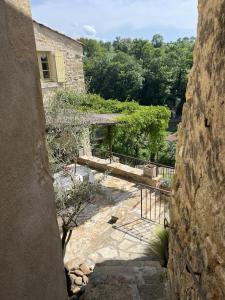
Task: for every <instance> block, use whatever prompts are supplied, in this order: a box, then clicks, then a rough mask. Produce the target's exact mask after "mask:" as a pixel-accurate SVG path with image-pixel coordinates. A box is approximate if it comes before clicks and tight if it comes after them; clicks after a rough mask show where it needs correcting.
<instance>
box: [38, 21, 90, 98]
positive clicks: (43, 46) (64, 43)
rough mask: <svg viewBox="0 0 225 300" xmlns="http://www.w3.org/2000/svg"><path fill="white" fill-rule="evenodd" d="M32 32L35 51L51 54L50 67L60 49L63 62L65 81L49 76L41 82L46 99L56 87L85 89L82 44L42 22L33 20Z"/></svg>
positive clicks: (76, 89)
mask: <svg viewBox="0 0 225 300" xmlns="http://www.w3.org/2000/svg"><path fill="white" fill-rule="evenodd" d="M33 24H34V34H35V41H36V47H37V51H44V52H45V51H47V52H49V53H50V54H51V56H52V69H54V54H55V52H56V51H61V52H62V53H63V56H64V62H65V75H66V77H65V82H64V83H59V82H57V78H56V77H55V76H54V77H55V78H51V79H52V80H51V81H49V82H41V86H42V93H43V96H44V98H45V99H46V100H47V99H48V97H49V96H52V95H53V94H54V92H55V90H56V89H57V88H62V87H66V88H69V89H72V90H75V91H78V92H84V91H85V83H84V70H83V46H82V44H81V43H79V42H77V41H75V40H73V39H71V38H69V37H67V36H65V35H63V34H61V33H58V32H57V31H55V30H52V29H50V28H48V27H46V26H44V25H42V24H39V23H37V22H34V23H33Z"/></svg>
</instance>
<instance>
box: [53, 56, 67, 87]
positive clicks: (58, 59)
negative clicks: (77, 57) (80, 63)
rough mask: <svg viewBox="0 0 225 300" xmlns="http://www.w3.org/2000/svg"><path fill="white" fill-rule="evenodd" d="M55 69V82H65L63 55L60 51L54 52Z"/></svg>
mask: <svg viewBox="0 0 225 300" xmlns="http://www.w3.org/2000/svg"><path fill="white" fill-rule="evenodd" d="M55 67H56V75H57V81H58V82H65V79H66V74H65V62H64V55H63V53H62V52H60V51H56V52H55Z"/></svg>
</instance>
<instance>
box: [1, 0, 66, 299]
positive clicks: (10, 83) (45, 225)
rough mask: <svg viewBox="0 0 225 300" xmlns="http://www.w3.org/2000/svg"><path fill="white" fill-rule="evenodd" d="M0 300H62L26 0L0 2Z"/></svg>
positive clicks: (61, 273)
mask: <svg viewBox="0 0 225 300" xmlns="http://www.w3.org/2000/svg"><path fill="white" fill-rule="evenodd" d="M0 40H1V47H0V65H1V75H2V76H1V82H0V91H1V92H0V111H1V118H0V140H1V147H0V178H1V180H0V194H1V196H0V207H1V209H0V282H1V284H0V285H1V287H0V299H1V300H13V299H17V300H30V299H32V300H53V299H54V300H66V299H68V297H67V293H66V284H65V283H66V282H65V276H64V268H63V260H62V249H61V241H60V235H59V230H58V225H57V219H56V212H55V201H54V191H53V183H52V177H51V175H50V174H49V169H48V158H47V151H46V147H45V138H44V110H43V102H42V96H41V89H40V82H39V73H38V66H37V58H36V49H35V39H34V32H33V23H32V19H31V11H30V6H29V1H28V0H19V1H18V0H1V1H0Z"/></svg>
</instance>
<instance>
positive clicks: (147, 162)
mask: <svg viewBox="0 0 225 300" xmlns="http://www.w3.org/2000/svg"><path fill="white" fill-rule="evenodd" d="M112 154H113V155H115V156H122V157H125V158H130V159H133V160H139V161H142V162H144V163H145V164H152V165H156V166H158V167H163V168H168V169H175V168H174V167H172V166H168V165H162V164H159V163H157V162H152V161H150V160H144V159H142V158H138V157H133V156H130V155H125V154H120V153H116V152H112Z"/></svg>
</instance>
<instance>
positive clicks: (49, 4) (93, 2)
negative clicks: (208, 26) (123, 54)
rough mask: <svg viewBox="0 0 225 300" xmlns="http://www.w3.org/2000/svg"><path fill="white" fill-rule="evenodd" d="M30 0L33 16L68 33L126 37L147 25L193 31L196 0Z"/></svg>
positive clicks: (180, 31)
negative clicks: (121, 35) (31, 0)
mask: <svg viewBox="0 0 225 300" xmlns="http://www.w3.org/2000/svg"><path fill="white" fill-rule="evenodd" d="M33 1H35V2H33V7H32V8H33V15H34V18H36V19H37V20H38V21H42V22H46V23H48V24H50V25H51V26H53V27H55V28H56V29H59V30H63V31H65V32H67V34H70V35H76V36H81V35H87V36H89V35H90V33H91V34H92V35H96V31H97V33H98V36H100V37H101V38H105V39H107V38H108V36H112V35H114V36H117V35H119V34H121V32H122V33H124V34H123V35H124V36H125V35H127V36H128V35H129V32H131V31H132V35H134V34H135V32H136V33H137V34H140V33H141V32H144V31H145V32H146V31H147V30H148V29H149V30H150V29H151V28H152V29H154V31H155V32H156V31H157V32H160V31H162V30H164V31H167V32H169V31H170V30H171V31H173V32H174V31H177V32H179V34H182V32H184V35H185V34H187V33H190V34H189V35H193V34H195V31H196V21H197V0H41V1H42V2H41V4H38V3H37V2H38V1H40V0H33ZM87 24H92V25H91V26H90V25H87ZM157 29H158V30H157ZM91 31H92V32H91ZM94 31H95V32H94Z"/></svg>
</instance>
